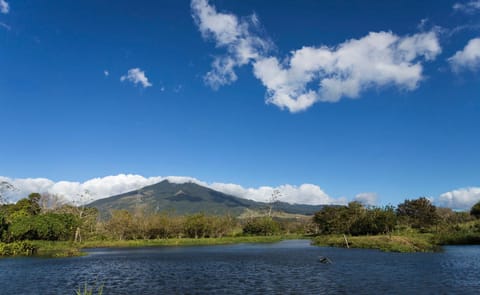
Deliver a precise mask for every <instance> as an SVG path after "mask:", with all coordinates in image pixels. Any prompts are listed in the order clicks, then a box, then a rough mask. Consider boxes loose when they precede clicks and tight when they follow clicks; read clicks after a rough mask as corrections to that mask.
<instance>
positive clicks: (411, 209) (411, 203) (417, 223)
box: [397, 197, 439, 228]
mask: <svg viewBox="0 0 480 295" xmlns="http://www.w3.org/2000/svg"><path fill="white" fill-rule="evenodd" d="M397 215H398V217H399V218H400V219H401V220H402V221H403V222H405V223H407V224H408V225H410V226H411V227H412V228H427V227H430V226H433V225H435V224H436V223H437V222H438V220H439V217H438V215H437V210H436V207H435V206H434V205H433V204H432V202H430V200H429V199H427V198H426V197H421V198H418V199H414V200H405V201H404V202H403V203H401V204H399V205H398V207H397Z"/></svg>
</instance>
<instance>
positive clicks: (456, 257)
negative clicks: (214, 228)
mask: <svg viewBox="0 0 480 295" xmlns="http://www.w3.org/2000/svg"><path fill="white" fill-rule="evenodd" d="M87 252H88V253H89V255H88V256H84V257H75V258H57V259H51V258H38V257H35V258H3V259H0V294H74V290H75V289H78V287H79V286H80V285H82V286H83V285H84V283H85V282H87V283H88V284H89V285H93V284H95V282H97V283H99V284H101V283H103V284H104V294H106V295H108V294H478V293H479V290H480V281H479V279H480V246H448V247H444V251H443V252H441V253H412V254H402V253H383V252H379V251H376V250H365V249H339V248H329V247H316V246H311V245H310V244H309V241H307V240H290V241H283V242H279V243H274V244H239V245H228V246H198V247H197V246H195V247H159V248H135V249H132V248H129V249H91V250H88V251H87ZM320 256H326V257H328V258H329V259H330V260H331V261H332V264H322V263H320V262H319V257H320Z"/></svg>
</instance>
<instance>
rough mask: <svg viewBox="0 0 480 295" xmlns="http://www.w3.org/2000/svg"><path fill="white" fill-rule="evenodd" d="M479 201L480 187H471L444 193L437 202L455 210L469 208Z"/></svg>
mask: <svg viewBox="0 0 480 295" xmlns="http://www.w3.org/2000/svg"><path fill="white" fill-rule="evenodd" d="M479 201H480V187H469V188H461V189H457V190H453V191H450V192H446V193H443V194H441V195H440V197H439V198H438V202H437V203H438V204H439V205H440V206H443V207H449V208H452V209H455V210H468V209H470V208H471V207H472V206H473V205H474V204H475V203H477V202H479Z"/></svg>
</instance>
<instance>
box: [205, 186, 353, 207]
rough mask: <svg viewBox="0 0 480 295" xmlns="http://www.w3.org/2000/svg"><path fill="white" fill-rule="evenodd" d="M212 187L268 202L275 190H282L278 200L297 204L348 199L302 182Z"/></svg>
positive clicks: (339, 202) (332, 202) (241, 196)
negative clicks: (246, 186)
mask: <svg viewBox="0 0 480 295" xmlns="http://www.w3.org/2000/svg"><path fill="white" fill-rule="evenodd" d="M210 188H212V189H214V190H218V191H221V192H223V193H226V194H230V195H233V196H236V197H240V198H244V199H250V200H254V201H258V202H268V201H269V200H270V199H271V197H272V193H273V191H275V190H278V191H279V192H280V195H279V198H278V201H282V202H287V203H292V204H293V203H297V204H310V205H317V204H346V199H344V198H339V199H334V198H332V197H330V196H329V195H327V194H326V193H325V192H324V191H323V190H322V189H321V188H320V187H319V186H317V185H314V184H302V185H300V186H294V185H290V184H284V185H280V186H277V187H270V186H261V187H258V188H244V187H242V186H241V185H238V184H233V183H212V184H211V185H210Z"/></svg>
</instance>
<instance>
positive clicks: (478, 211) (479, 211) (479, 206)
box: [470, 201, 480, 218]
mask: <svg viewBox="0 0 480 295" xmlns="http://www.w3.org/2000/svg"><path fill="white" fill-rule="evenodd" d="M470 215H472V216H474V217H476V218H480V201H479V202H478V203H476V204H475V205H473V206H472V209H470Z"/></svg>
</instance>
